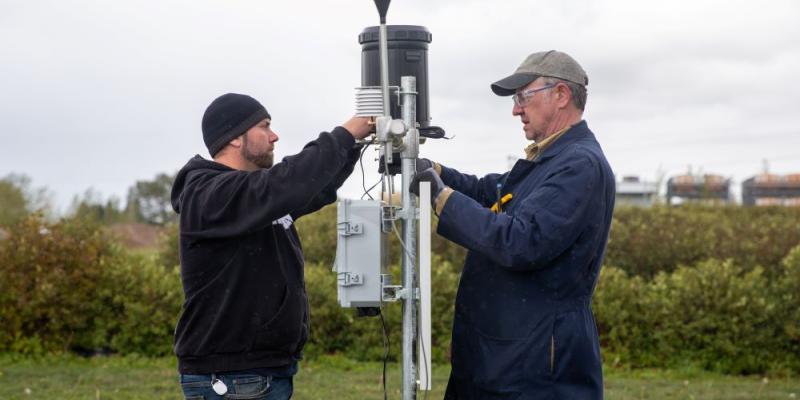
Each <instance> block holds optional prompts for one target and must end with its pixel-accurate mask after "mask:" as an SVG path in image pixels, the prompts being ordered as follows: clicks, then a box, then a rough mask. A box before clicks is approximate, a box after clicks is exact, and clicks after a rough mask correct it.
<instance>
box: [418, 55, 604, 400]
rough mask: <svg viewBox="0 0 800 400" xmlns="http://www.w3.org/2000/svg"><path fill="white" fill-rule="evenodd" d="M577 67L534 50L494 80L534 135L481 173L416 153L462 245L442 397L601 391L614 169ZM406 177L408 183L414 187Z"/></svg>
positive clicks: (443, 223) (422, 177)
mask: <svg viewBox="0 0 800 400" xmlns="http://www.w3.org/2000/svg"><path fill="white" fill-rule="evenodd" d="M588 84H589V79H588V78H587V76H586V72H584V70H583V68H582V67H581V66H580V65H579V64H578V63H577V62H576V61H575V60H574V59H573V58H572V57H570V56H569V55H567V54H565V53H562V52H559V51H547V52H539V53H534V54H531V55H530V56H528V57H527V58H526V59H525V61H523V62H522V64H521V65H520V66H519V68H517V70H516V71H514V73H513V74H511V75H509V76H507V77H506V78H503V79H501V80H499V81H497V82H495V83H493V84H492V85H491V89H492V91H493V92H494V93H495V94H497V95H499V96H511V98H512V100H513V102H514V104H513V108H512V114H513V115H514V116H517V117H519V119H520V122H522V130H523V131H524V132H525V137H526V138H527V139H529V140H531V141H532V143H531V144H530V145H529V146H528V147H527V148H526V149H525V157H524V158H522V159H520V160H518V161H517V162H516V164H515V165H514V167H513V168H512V169H511V171H508V172H506V173H500V174H489V175H486V176H484V177H483V178H477V177H475V176H472V175H466V174H462V173H460V172H458V171H456V170H455V169H452V168H448V167H445V166H443V165H440V164H438V163H433V162H431V161H428V160H424V159H423V160H420V161H419V162H418V165H417V170H418V171H420V172H418V173H417V175H416V177H415V180H416V181H417V182H418V181H427V182H431V193H432V206H433V207H434V209H435V210H436V213H437V214H438V215H439V224H438V233H439V234H440V235H442V236H444V237H445V238H447V239H449V240H451V241H453V242H455V243H458V244H459V245H461V246H463V247H465V248H467V249H468V250H469V253H468V255H467V258H466V262H465V265H464V270H463V273H462V275H461V280H460V283H459V288H458V294H457V297H456V306H455V319H454V322H453V340H452V356H451V362H452V367H453V368H452V372H451V375H450V381H449V383H448V386H447V392H446V395H445V398H447V399H501V398H502V399H582V400H583V399H602V397H603V378H602V367H601V359H600V344H599V340H598V334H597V327H596V325H595V322H594V317H593V315H592V310H591V297H592V293H593V292H594V288H595V285H596V283H597V278H598V275H599V273H600V266H601V263H602V261H603V256H604V253H605V246H606V242H607V240H608V232H609V228H610V225H611V215H612V211H613V209H614V193H615V188H614V175H613V173H612V171H611V168H610V167H609V165H608V162H607V161H606V158H605V156H604V155H603V151H602V149H601V148H600V145H599V144H598V142H597V140H596V139H595V136H594V134H593V133H592V131H590V130H589V127H588V125H587V123H586V121H584V120H583V110H584V107H585V105H586V86H587V85H588ZM417 186H418V185H417V183H416V182H412V183H411V188H412V190H416V189H417Z"/></svg>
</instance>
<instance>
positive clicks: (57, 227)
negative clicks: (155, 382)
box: [0, 215, 183, 355]
mask: <svg viewBox="0 0 800 400" xmlns="http://www.w3.org/2000/svg"><path fill="white" fill-rule="evenodd" d="M11 232H12V234H11V237H10V238H9V239H7V240H4V241H2V242H0V350H5V351H9V350H10V351H15V352H21V353H44V352H53V351H56V352H59V351H70V350H75V351H79V352H97V351H112V352H122V353H142V354H147V355H164V354H169V353H170V352H171V344H170V342H171V340H172V339H171V338H172V332H173V330H174V324H175V316H176V315H177V314H178V312H179V311H180V304H181V301H182V296H183V292H182V291H181V289H180V276H179V272H178V271H177V270H176V269H175V268H165V267H163V266H162V265H160V263H158V262H157V258H156V256H155V255H153V256H150V257H146V256H137V255H132V254H129V253H128V252H127V251H126V250H125V249H123V248H121V247H119V246H118V245H117V244H115V243H113V242H112V241H111V240H110V239H109V235H107V234H106V232H105V231H104V230H103V229H102V228H101V227H100V226H98V225H96V224H93V223H91V222H86V221H81V220H76V219H66V220H63V221H61V222H59V223H55V224H51V223H47V222H45V221H44V220H43V219H42V218H41V217H40V216H38V215H32V216H30V217H28V218H27V219H25V220H24V221H22V222H21V223H19V224H18V225H16V226H14V227H13V229H12V231H11Z"/></svg>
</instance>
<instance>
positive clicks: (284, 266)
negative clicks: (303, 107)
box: [172, 93, 371, 400]
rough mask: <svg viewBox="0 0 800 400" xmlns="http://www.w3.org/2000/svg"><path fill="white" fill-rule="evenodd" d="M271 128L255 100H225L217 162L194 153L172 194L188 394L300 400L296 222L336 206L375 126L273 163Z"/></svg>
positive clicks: (178, 337) (179, 349) (211, 144)
mask: <svg viewBox="0 0 800 400" xmlns="http://www.w3.org/2000/svg"><path fill="white" fill-rule="evenodd" d="M271 122H272V117H271V116H270V115H269V113H268V112H267V110H266V108H264V106H262V105H261V103H259V102H258V101H257V100H255V99H254V98H252V97H250V96H246V95H242V94H236V93H228V94H225V95H222V96H220V97H218V98H217V99H216V100H214V101H213V102H212V103H211V104H210V105H209V106H208V108H207V109H206V112H205V114H204V115H203V123H202V129H203V141H204V142H205V144H206V147H207V148H208V151H209V153H210V154H211V157H212V159H213V160H206V159H204V158H203V157H201V156H199V155H196V156H195V157H193V158H192V159H190V160H189V162H188V163H187V164H186V165H185V166H184V167H183V168H182V169H181V170H180V172H178V175H177V177H176V178H175V183H174V185H173V187H172V207H173V208H174V209H175V212H177V213H178V214H179V216H180V258H181V281H182V283H183V291H184V296H185V300H184V303H183V310H182V313H181V316H180V319H179V321H178V325H177V327H176V329H175V353H176V355H177V357H178V371H179V373H180V374H181V386H182V388H183V392H184V395H185V396H186V398H205V399H215V398H219V399H222V398H223V395H224V396H225V397H224V398H248V399H270V400H272V399H288V398H290V397H291V395H292V391H293V386H292V377H293V376H294V374H295V373H296V372H297V361H298V360H300V359H301V358H302V350H303V345H304V344H305V343H306V341H307V339H308V300H307V297H306V292H305V283H304V278H303V254H302V249H301V247H300V239H299V238H298V236H297V231H296V230H295V228H294V223H293V222H294V220H296V219H297V218H299V217H301V216H303V215H305V214H308V213H311V212H314V211H316V210H318V209H320V208H322V207H323V206H325V205H327V204H330V203H332V202H334V201H335V200H336V190H337V189H338V188H339V187H340V186H341V185H342V183H344V181H345V179H347V177H348V176H349V175H350V173H351V172H352V171H353V167H354V165H355V163H356V161H357V160H358V156H359V151H360V149H361V146H360V145H356V140H358V139H363V138H365V137H367V136H368V135H369V134H370V130H371V126H370V124H369V120H368V119H367V118H359V117H353V118H351V119H350V120H348V121H347V122H345V123H344V124H342V125H341V126H338V127H336V128H334V129H333V130H332V131H331V132H322V133H321V134H320V135H319V137H318V138H317V139H316V140H313V141H311V142H309V143H308V144H307V145H306V146H305V147H304V148H303V150H302V151H300V152H299V153H297V154H295V155H292V156H288V157H285V158H284V159H283V161H281V162H279V163H277V164H274V165H273V157H274V155H273V151H274V149H275V142H277V141H278V135H277V134H276V133H275V132H274V131H273V130H272V128H271Z"/></svg>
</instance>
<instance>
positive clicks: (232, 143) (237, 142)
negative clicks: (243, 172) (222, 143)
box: [228, 135, 244, 149]
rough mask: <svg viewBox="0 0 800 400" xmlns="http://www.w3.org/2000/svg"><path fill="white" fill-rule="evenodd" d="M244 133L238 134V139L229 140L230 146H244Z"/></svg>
mask: <svg viewBox="0 0 800 400" xmlns="http://www.w3.org/2000/svg"><path fill="white" fill-rule="evenodd" d="M243 136H244V135H240V136H237V137H236V139H233V140H231V141H230V142H228V146H232V147H236V148H237V149H238V148H240V147H242V140H243V138H242V137H243Z"/></svg>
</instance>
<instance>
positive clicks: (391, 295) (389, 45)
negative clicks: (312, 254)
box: [334, 0, 444, 400]
mask: <svg viewBox="0 0 800 400" xmlns="http://www.w3.org/2000/svg"><path fill="white" fill-rule="evenodd" d="M374 2H375V5H376V7H377V9H378V14H379V16H380V25H379V26H372V27H367V28H365V29H364V30H363V32H362V33H361V34H360V35H359V43H360V44H361V46H362V52H361V85H362V86H360V87H358V88H356V115H358V116H365V117H366V116H368V117H373V118H374V119H375V134H374V136H373V137H372V138H371V139H369V140H366V141H364V143H363V144H364V145H365V146H370V145H375V146H376V148H377V152H378V154H379V158H378V160H379V171H378V172H379V173H380V174H381V180H380V182H379V183H380V184H381V188H382V190H381V192H382V195H381V196H380V198H379V199H374V198H372V196H371V195H370V194H369V190H368V189H366V188H365V193H364V196H362V199H360V200H355V199H341V200H339V202H338V205H337V248H336V261H335V265H334V271H335V272H336V274H337V297H338V300H339V304H340V305H341V306H342V307H347V308H356V309H357V312H358V315H359V316H381V318H383V316H382V309H383V308H384V307H387V306H388V304H389V303H393V302H400V303H401V304H402V314H403V318H402V329H403V335H402V337H403V343H402V353H403V354H402V398H403V399H404V400H411V399H415V398H416V395H417V390H422V391H429V390H430V389H431V296H430V293H431V229H430V227H431V208H430V184H429V183H427V182H422V183H421V185H420V189H419V193H420V196H419V198H418V199H417V198H416V196H412V195H411V191H410V190H409V187H410V183H411V181H412V179H414V176H415V174H416V172H417V171H416V164H417V159H418V157H419V148H420V144H424V143H425V140H426V139H428V138H430V139H439V138H444V131H443V130H442V129H441V128H439V127H435V126H430V117H429V112H428V108H429V102H428V76H427V69H428V58H427V52H428V44H429V43H430V42H431V34H430V32H429V31H428V30H427V29H426V28H425V27H423V26H415V25H388V26H387V25H386V14H387V12H388V10H389V3H390V0H374ZM362 157H363V152H362ZM395 175H400V182H401V183H400V190H399V192H398V191H396V190H395V187H394V176H395ZM376 185H377V184H376ZM363 197H369V199H366V200H364V199H363ZM398 197H399V199H398ZM398 201H399V204H397V202H398ZM417 201H419V203H417ZM398 225H400V229H398ZM391 236H395V237H396V239H397V240H398V241H399V242H400V247H401V249H402V257H401V271H402V278H401V280H402V281H401V282H400V284H397V285H395V284H393V283H392V275H391V274H390V273H389V271H388V266H389V264H390V263H389V259H390V257H389V241H390V240H389V239H390V237H391ZM384 388H385V381H384Z"/></svg>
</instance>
